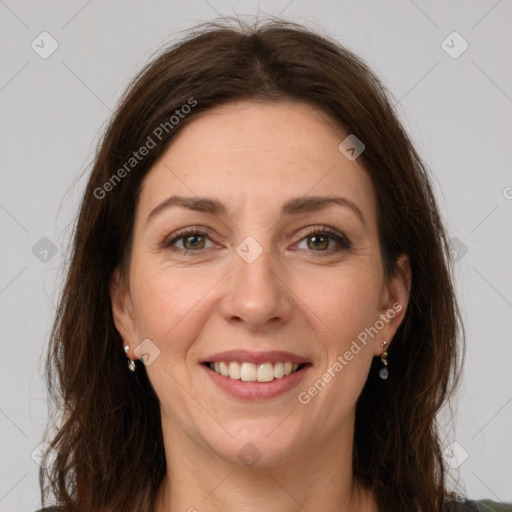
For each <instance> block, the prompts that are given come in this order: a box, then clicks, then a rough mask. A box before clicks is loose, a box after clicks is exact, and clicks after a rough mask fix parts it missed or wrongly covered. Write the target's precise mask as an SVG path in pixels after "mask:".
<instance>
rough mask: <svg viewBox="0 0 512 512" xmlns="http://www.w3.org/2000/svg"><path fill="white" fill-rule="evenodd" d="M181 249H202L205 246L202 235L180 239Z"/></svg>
mask: <svg viewBox="0 0 512 512" xmlns="http://www.w3.org/2000/svg"><path fill="white" fill-rule="evenodd" d="M178 240H182V244H183V248H184V249H189V250H194V249H204V246H205V238H204V236H203V235H189V236H184V237H181V239H178Z"/></svg>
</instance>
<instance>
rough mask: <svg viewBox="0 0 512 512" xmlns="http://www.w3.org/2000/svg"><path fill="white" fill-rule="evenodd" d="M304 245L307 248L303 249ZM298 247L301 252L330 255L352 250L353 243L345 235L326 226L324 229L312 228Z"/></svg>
mask: <svg viewBox="0 0 512 512" xmlns="http://www.w3.org/2000/svg"><path fill="white" fill-rule="evenodd" d="M302 244H305V247H304V246H303V247H301V245H302ZM297 246H298V248H299V249H301V250H307V251H310V252H311V251H313V252H328V253H329V254H330V253H332V252H339V251H342V250H346V249H350V247H351V243H350V240H349V239H348V238H347V237H346V236H345V235H343V234H341V233H338V232H337V231H336V230H334V229H332V228H328V227H326V226H324V227H322V228H312V229H311V230H310V231H309V232H308V233H307V234H306V236H305V237H304V238H302V240H301V241H300V242H299V244H298V245H297ZM336 246H337V247H336Z"/></svg>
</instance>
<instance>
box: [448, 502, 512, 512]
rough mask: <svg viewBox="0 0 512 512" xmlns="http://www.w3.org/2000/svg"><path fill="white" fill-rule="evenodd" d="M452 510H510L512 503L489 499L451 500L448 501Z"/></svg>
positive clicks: (491, 511)
mask: <svg viewBox="0 0 512 512" xmlns="http://www.w3.org/2000/svg"><path fill="white" fill-rule="evenodd" d="M450 504H451V505H452V508H450V509H449V510H451V511H453V512H512V503H497V502H495V501H491V500H482V501H472V500H470V501H464V502H461V501H453V502H451V503H450Z"/></svg>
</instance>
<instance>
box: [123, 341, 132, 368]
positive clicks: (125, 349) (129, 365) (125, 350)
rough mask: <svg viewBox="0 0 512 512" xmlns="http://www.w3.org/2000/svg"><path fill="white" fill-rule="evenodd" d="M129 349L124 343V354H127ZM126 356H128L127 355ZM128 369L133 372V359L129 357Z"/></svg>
mask: <svg viewBox="0 0 512 512" xmlns="http://www.w3.org/2000/svg"><path fill="white" fill-rule="evenodd" d="M129 350H130V345H125V346H124V353H125V354H128V351H129ZM127 357H128V356H127ZM128 369H129V370H130V371H131V372H134V371H135V361H134V360H133V359H130V360H129V361H128Z"/></svg>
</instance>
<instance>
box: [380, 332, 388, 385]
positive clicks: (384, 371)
mask: <svg viewBox="0 0 512 512" xmlns="http://www.w3.org/2000/svg"><path fill="white" fill-rule="evenodd" d="M387 344H388V342H387V341H383V342H382V344H381V347H382V348H386V346H387ZM387 357H388V352H387V350H386V351H384V352H383V353H382V355H381V356H380V360H381V362H382V365H383V366H382V368H381V369H380V370H379V377H380V378H381V379H382V380H386V379H387V378H388V376H389V371H388V360H387Z"/></svg>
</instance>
